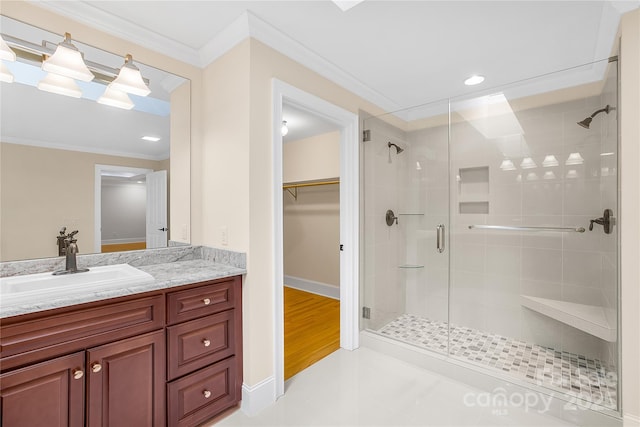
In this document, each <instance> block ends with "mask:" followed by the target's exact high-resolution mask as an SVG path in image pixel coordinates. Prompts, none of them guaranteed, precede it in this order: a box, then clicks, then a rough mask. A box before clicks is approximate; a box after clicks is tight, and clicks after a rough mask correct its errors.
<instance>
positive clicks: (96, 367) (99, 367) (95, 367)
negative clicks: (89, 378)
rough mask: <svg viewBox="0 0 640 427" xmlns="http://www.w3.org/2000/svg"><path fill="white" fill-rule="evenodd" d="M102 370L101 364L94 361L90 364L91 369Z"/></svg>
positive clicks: (93, 370)
mask: <svg viewBox="0 0 640 427" xmlns="http://www.w3.org/2000/svg"><path fill="white" fill-rule="evenodd" d="M101 370H102V365H101V364H99V363H94V364H93V365H91V371H92V372H95V373H98V372H100V371H101Z"/></svg>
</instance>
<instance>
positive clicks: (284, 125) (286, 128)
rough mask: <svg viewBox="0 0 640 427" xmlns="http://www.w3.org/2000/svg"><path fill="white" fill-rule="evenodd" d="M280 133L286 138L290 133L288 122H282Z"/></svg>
mask: <svg viewBox="0 0 640 427" xmlns="http://www.w3.org/2000/svg"><path fill="white" fill-rule="evenodd" d="M280 132H281V133H282V136H285V135H286V134H288V133H289V128H288V127H287V121H286V120H283V121H282V129H280Z"/></svg>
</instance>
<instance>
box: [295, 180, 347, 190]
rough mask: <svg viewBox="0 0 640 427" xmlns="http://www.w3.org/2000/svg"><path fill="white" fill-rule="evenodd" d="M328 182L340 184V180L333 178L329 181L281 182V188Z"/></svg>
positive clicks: (312, 185) (311, 185) (310, 185)
mask: <svg viewBox="0 0 640 427" xmlns="http://www.w3.org/2000/svg"><path fill="white" fill-rule="evenodd" d="M330 184H340V180H339V179H334V180H331V181H314V182H299V183H290V184H283V185H282V189H283V190H286V189H287V188H300V187H314V186H316V185H330Z"/></svg>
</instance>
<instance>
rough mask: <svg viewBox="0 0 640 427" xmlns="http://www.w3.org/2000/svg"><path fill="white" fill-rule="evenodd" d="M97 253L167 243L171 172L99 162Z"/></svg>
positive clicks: (96, 227)
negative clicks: (168, 184)
mask: <svg viewBox="0 0 640 427" xmlns="http://www.w3.org/2000/svg"><path fill="white" fill-rule="evenodd" d="M94 193H95V196H94V197H95V202H94V210H95V212H94V224H95V229H94V236H95V238H94V252H96V253H102V252H115V251H125V250H136V249H149V248H157V247H166V246H167V235H168V228H167V224H168V218H167V172H166V171H164V170H162V171H157V172H154V171H153V169H146V168H133V167H126V166H114V165H95V188H94Z"/></svg>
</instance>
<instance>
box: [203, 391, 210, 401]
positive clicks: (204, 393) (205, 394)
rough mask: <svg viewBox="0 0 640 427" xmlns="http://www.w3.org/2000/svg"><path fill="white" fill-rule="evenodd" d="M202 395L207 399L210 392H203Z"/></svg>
mask: <svg viewBox="0 0 640 427" xmlns="http://www.w3.org/2000/svg"><path fill="white" fill-rule="evenodd" d="M202 394H203V395H204V398H205V399H208V398H210V397H211V392H210V391H209V390H205V391H203V392H202Z"/></svg>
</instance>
